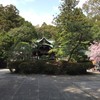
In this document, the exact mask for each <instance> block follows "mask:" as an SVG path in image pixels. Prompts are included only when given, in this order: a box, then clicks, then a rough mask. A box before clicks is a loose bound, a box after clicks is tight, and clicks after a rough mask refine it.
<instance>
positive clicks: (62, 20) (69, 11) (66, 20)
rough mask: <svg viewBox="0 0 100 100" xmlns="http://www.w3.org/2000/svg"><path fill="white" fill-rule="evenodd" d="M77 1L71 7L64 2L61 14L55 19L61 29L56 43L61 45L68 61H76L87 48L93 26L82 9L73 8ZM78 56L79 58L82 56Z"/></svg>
mask: <svg viewBox="0 0 100 100" xmlns="http://www.w3.org/2000/svg"><path fill="white" fill-rule="evenodd" d="M70 1H71V0H69V2H70ZM75 1H76V0H75ZM75 1H74V2H71V3H70V5H69V3H66V2H64V3H63V4H62V5H61V7H60V11H61V12H60V14H59V15H58V16H57V17H56V18H55V23H56V25H57V27H58V28H59V35H58V36H59V38H58V39H57V42H56V43H58V45H59V44H60V45H61V47H62V48H63V49H62V50H63V51H64V52H65V54H66V55H67V56H68V61H70V60H71V58H74V59H76V55H77V54H78V55H79V54H80V53H79V52H81V51H82V50H84V49H85V48H86V44H87V43H88V42H89V39H90V38H91V34H90V32H89V31H90V27H91V26H90V24H89V23H88V19H87V18H86V16H85V15H84V14H83V12H82V10H81V9H79V8H75V6H73V5H76V2H75ZM65 54H64V55H65ZM78 55H77V57H79V56H81V55H79V56H78Z"/></svg>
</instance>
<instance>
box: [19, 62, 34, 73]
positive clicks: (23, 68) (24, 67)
mask: <svg viewBox="0 0 100 100" xmlns="http://www.w3.org/2000/svg"><path fill="white" fill-rule="evenodd" d="M19 70H20V73H22V74H30V73H32V66H31V64H30V63H28V62H22V63H21V64H19Z"/></svg>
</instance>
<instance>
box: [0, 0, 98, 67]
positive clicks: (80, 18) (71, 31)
mask: <svg viewBox="0 0 100 100" xmlns="http://www.w3.org/2000/svg"><path fill="white" fill-rule="evenodd" d="M76 5H77V0H65V2H63V3H61V5H60V6H59V9H60V13H59V14H58V15H57V16H56V17H54V20H53V25H47V24H46V23H45V22H44V23H43V24H42V25H41V26H33V25H32V24H31V23H30V22H28V21H25V19H24V18H22V17H21V16H20V15H19V10H18V9H17V8H16V7H15V6H14V5H7V6H3V5H2V4H0V67H4V66H6V62H7V60H8V58H14V57H16V55H14V54H13V51H20V50H21V49H20V47H21V46H24V47H25V50H23V51H22V50H21V51H22V52H23V54H24V55H25V54H28V55H29V56H30V55H31V51H32V50H33V48H34V46H35V42H36V40H37V39H41V38H42V37H43V36H44V37H46V38H47V39H50V40H54V41H55V43H54V48H53V50H54V51H55V52H56V56H57V57H58V58H64V57H66V58H67V60H68V61H72V62H80V61H86V60H88V59H87V56H86V55H85V51H86V50H87V49H88V46H89V45H90V43H92V42H93V41H94V40H95V41H100V0H88V1H87V2H86V3H85V4H84V5H83V7H82V9H81V8H77V7H76ZM34 20H35V19H34ZM26 58H27V59H28V56H27V57H26Z"/></svg>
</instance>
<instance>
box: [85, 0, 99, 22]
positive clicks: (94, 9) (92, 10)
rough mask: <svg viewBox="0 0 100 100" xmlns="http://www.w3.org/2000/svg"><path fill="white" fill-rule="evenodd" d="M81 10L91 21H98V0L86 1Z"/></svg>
mask: <svg viewBox="0 0 100 100" xmlns="http://www.w3.org/2000/svg"><path fill="white" fill-rule="evenodd" d="M83 10H84V12H85V13H86V14H87V16H88V17H89V18H92V20H93V19H94V21H95V20H100V0H87V1H86V2H85V4H84V5H83Z"/></svg>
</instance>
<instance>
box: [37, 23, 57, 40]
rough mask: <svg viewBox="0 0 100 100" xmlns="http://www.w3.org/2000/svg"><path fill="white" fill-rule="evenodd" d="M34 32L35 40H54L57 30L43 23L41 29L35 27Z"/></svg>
mask: <svg viewBox="0 0 100 100" xmlns="http://www.w3.org/2000/svg"><path fill="white" fill-rule="evenodd" d="M36 31H37V38H42V37H46V38H48V39H54V40H55V38H56V33H57V29H56V27H55V26H53V25H47V24H46V23H43V24H42V25H41V27H36Z"/></svg>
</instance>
